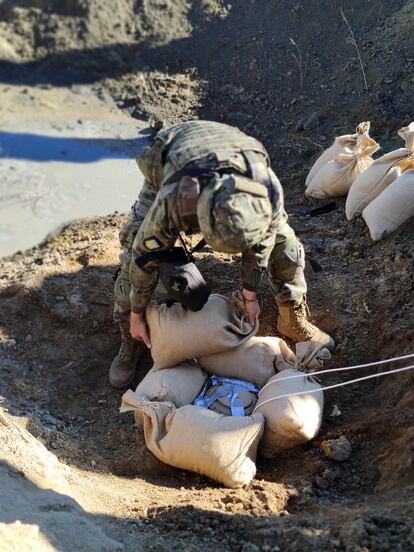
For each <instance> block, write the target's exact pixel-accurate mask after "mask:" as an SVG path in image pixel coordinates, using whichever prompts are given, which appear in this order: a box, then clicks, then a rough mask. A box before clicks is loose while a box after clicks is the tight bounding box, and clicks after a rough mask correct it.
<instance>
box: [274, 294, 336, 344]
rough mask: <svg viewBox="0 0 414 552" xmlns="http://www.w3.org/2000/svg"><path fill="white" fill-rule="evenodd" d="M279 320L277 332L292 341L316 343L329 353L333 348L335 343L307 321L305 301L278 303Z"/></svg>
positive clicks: (307, 310)
mask: <svg viewBox="0 0 414 552" xmlns="http://www.w3.org/2000/svg"><path fill="white" fill-rule="evenodd" d="M277 306H278V307H279V318H278V321H277V330H278V332H280V333H281V334H282V335H285V336H286V337H289V338H290V339H292V340H293V341H296V342H301V341H316V342H318V343H321V344H322V345H323V346H324V347H326V348H327V349H328V350H329V351H333V350H334V348H335V341H334V340H333V339H332V337H331V336H330V335H328V334H327V333H325V332H323V331H322V330H320V329H319V328H318V327H317V326H314V325H313V324H311V323H310V322H309V320H308V316H309V309H308V305H307V303H306V300H305V299H302V300H300V301H287V302H286V303H278V304H277Z"/></svg>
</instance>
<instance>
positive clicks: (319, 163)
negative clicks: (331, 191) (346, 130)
mask: <svg viewBox="0 0 414 552" xmlns="http://www.w3.org/2000/svg"><path fill="white" fill-rule="evenodd" d="M370 126H371V123H370V122H369V121H366V122H363V123H360V124H359V125H358V126H357V127H356V130H355V134H344V135H343V136H337V137H336V138H335V140H334V143H333V144H332V146H330V147H329V148H328V149H327V150H325V151H324V152H323V153H322V155H320V156H319V157H318V159H317V160H316V161H315V163H314V164H313V166H312V168H311V170H310V171H309V173H308V176H307V177H306V182H305V187H306V188H307V187H308V186H309V184H310V183H311V180H312V179H313V177H314V176H315V175H316V174H317V173H318V172H319V171H320V169H321V168H322V167H323V166H324V165H326V163H328V162H329V161H332V160H333V159H335V157H336V156H337V155H340V154H341V153H347V154H349V153H354V151H355V148H356V145H357V138H358V136H359V135H360V134H365V133H369V129H370Z"/></svg>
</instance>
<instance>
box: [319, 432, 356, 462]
mask: <svg viewBox="0 0 414 552" xmlns="http://www.w3.org/2000/svg"><path fill="white" fill-rule="evenodd" d="M321 449H322V452H323V453H324V454H325V455H326V456H327V457H328V458H330V459H331V460H335V462H344V461H345V460H348V458H349V457H350V456H351V451H352V447H351V443H350V442H349V440H348V439H347V438H346V437H345V436H344V435H341V436H340V437H339V438H338V439H328V440H327V441H323V442H322V443H321Z"/></svg>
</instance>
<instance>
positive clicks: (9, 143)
mask: <svg viewBox="0 0 414 552" xmlns="http://www.w3.org/2000/svg"><path fill="white" fill-rule="evenodd" d="M148 143H149V136H148V132H147V131H146V130H145V129H143V126H142V125H141V126H140V127H138V126H137V124H136V121H133V120H127V119H125V118H120V119H119V121H117V120H115V119H114V118H113V117H112V118H111V119H110V120H108V121H105V119H102V118H100V119H99V118H98V119H95V120H93V119H87V118H83V119H73V120H70V119H69V120H59V121H56V120H55V121H48V120H44V119H33V120H27V119H25V120H21V121H18V120H17V121H16V120H15V121H13V122H12V123H11V122H10V123H4V122H3V123H2V124H1V126H0V256H2V255H9V254H12V253H14V252H15V251H18V250H24V249H27V248H29V247H32V246H33V245H36V244H37V243H39V242H41V241H42V240H43V239H44V238H45V237H46V235H47V234H49V233H51V232H53V231H55V230H56V229H57V228H59V227H60V226H61V225H62V224H64V223H66V222H69V221H70V220H73V219H77V218H81V217H88V216H95V215H104V214H108V213H111V212H113V211H116V210H117V211H127V210H128V209H129V207H130V206H131V204H132V203H133V202H134V201H135V199H136V197H137V195H138V192H139V190H140V188H141V186H142V175H141V173H140V172H139V170H138V168H137V166H136V163H135V157H136V156H137V154H138V153H139V152H140V151H142V150H143V148H144V147H145V146H146V145H147V144H148Z"/></svg>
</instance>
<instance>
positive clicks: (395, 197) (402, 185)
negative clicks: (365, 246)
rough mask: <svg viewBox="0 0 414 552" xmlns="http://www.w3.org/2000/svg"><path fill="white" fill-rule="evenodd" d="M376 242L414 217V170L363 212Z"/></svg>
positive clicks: (390, 186)
mask: <svg viewBox="0 0 414 552" xmlns="http://www.w3.org/2000/svg"><path fill="white" fill-rule="evenodd" d="M362 216H363V217H364V220H365V222H366V223H367V225H368V228H369V233H370V235H371V238H372V239H373V240H374V241H377V240H381V239H382V238H384V237H385V236H387V235H388V234H391V233H392V232H394V231H395V230H396V229H397V228H398V227H399V226H400V225H401V224H403V223H404V222H405V221H406V220H408V219H409V218H411V217H414V169H410V170H408V171H405V172H404V173H403V174H402V175H401V176H400V177H399V178H397V180H395V181H394V182H393V183H392V184H390V185H389V186H388V188H386V189H385V190H384V191H383V192H382V193H381V194H380V195H379V196H378V197H377V198H376V199H374V200H373V201H371V203H370V204H369V205H368V207H365V209H364V210H363V212H362Z"/></svg>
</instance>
